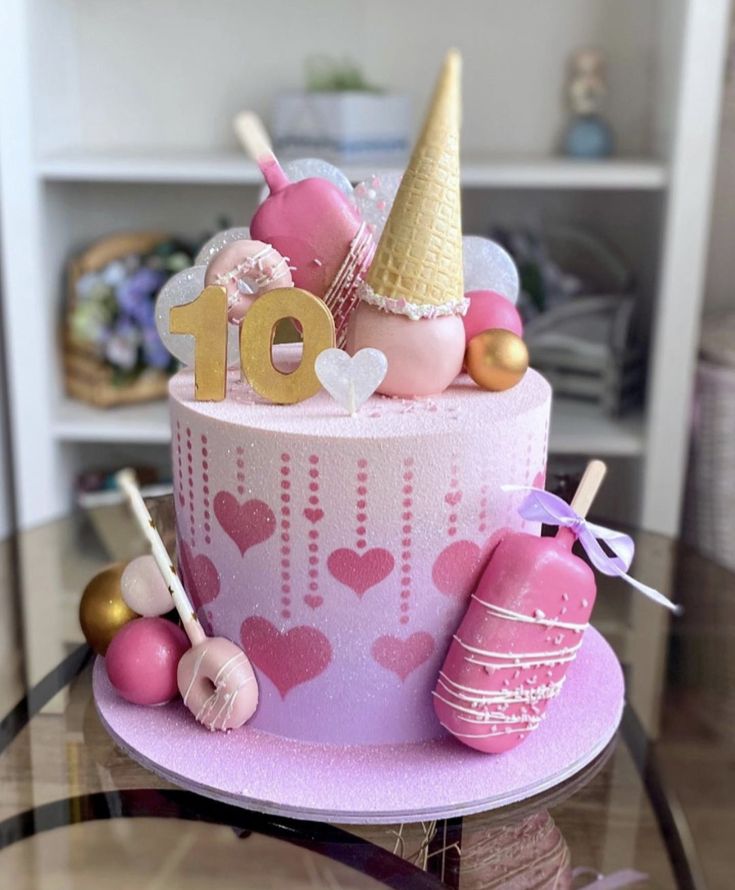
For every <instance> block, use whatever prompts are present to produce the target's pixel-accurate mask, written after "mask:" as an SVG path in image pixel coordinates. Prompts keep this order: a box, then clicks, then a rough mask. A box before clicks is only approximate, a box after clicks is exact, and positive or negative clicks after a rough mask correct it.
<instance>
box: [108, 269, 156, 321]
mask: <svg viewBox="0 0 735 890" xmlns="http://www.w3.org/2000/svg"><path fill="white" fill-rule="evenodd" d="M166 278H167V275H166V273H165V272H162V271H160V270H156V269H149V268H148V267H147V266H141V267H140V268H139V269H136V270H135V272H133V274H132V275H131V276H130V277H129V278H126V279H125V280H124V281H122V282H121V283H120V285H119V286H118V287H117V290H116V291H115V297H116V299H117V304H118V306H119V307H120V309H121V311H122V312H123V313H125V314H126V315H129V316H130V317H131V318H134V319H135V320H136V321H138V322H139V323H140V324H145V323H146V321H147V319H148V318H150V316H151V312H152V305H153V299H154V297H155V295H156V294H157V293H158V291H159V290H160V289H161V287H162V285H163V284H164V282H165V281H166Z"/></svg>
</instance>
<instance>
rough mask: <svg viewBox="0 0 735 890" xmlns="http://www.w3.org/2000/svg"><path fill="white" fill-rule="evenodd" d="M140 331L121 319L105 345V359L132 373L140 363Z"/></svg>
mask: <svg viewBox="0 0 735 890" xmlns="http://www.w3.org/2000/svg"><path fill="white" fill-rule="evenodd" d="M139 346H140V331H139V330H138V328H137V327H136V325H135V324H134V323H133V322H132V321H130V320H129V319H126V318H120V319H118V321H117V322H116V324H115V326H114V328H113V329H112V331H111V333H110V337H109V339H108V340H107V343H106V344H105V357H106V358H107V360H108V361H109V362H110V364H112V365H115V367H117V368H121V369H122V370H124V371H131V370H132V369H133V368H134V367H135V366H136V364H137V363H138V347H139Z"/></svg>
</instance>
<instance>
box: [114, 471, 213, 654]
mask: <svg viewBox="0 0 735 890" xmlns="http://www.w3.org/2000/svg"><path fill="white" fill-rule="evenodd" d="M115 480H116V482H117V484H118V486H119V488H120V490H121V491H122V492H123V494H125V496H126V497H127V499H128V502H129V503H130V509H131V510H132V511H133V515H134V516H135V518H136V520H137V522H138V525H139V526H140V529H141V531H142V532H143V534H144V535H145V537H146V539H147V541H148V544H149V545H150V548H151V553H152V554H153V558H154V559H155V561H156V565H157V566H158V568H159V571H160V572H161V574H162V575H163V578H164V580H165V581H166V584H167V585H168V589H169V592H170V594H171V597H172V598H173V601H174V606H175V607H176V611H177V612H178V613H179V618H181V623H182V624H183V626H184V631H185V632H186V635H187V637H189V640H190V641H191V645H192V646H196V645H197V644H198V643H203V642H204V640H206V638H207V635H206V634H205V633H204V630H203V628H202V626H201V624H200V623H199V619H198V618H197V616H196V612H195V611H194V609H193V607H192V605H191V602H190V601H189V597H188V596H187V595H186V591H185V590H184V585H183V584H182V583H181V580H180V579H179V576H178V575H177V574H176V571H175V569H174V567H173V565H172V564H171V559H170V558H169V555H168V551H167V550H166V547H165V545H164V543H163V541H162V540H161V536H160V535H159V534H158V531H157V530H156V527H155V525H154V523H153V520H152V519H151V514H150V513H149V512H148V508H147V507H146V505H145V501H144V500H143V495H142V494H141V493H140V489H139V488H138V483H137V482H136V479H135V473H133V471H132V470H129V469H128V470H120V472H119V473H117V475H116V476H115Z"/></svg>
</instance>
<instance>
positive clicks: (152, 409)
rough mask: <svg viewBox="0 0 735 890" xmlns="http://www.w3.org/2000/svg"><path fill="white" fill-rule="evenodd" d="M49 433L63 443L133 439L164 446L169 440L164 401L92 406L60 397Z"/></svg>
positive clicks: (129, 440)
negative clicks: (109, 406) (108, 406)
mask: <svg viewBox="0 0 735 890" xmlns="http://www.w3.org/2000/svg"><path fill="white" fill-rule="evenodd" d="M51 431H52V434H53V436H54V437H55V438H56V439H58V440H60V441H63V442H134V443H140V444H147V445H166V444H168V443H169V442H170V441H171V428H170V426H169V418H168V404H167V403H166V402H165V401H157V402H145V403H142V404H140V405H124V406H121V407H119V408H94V407H92V406H91V405H87V404H85V403H84V402H77V401H75V400H74V399H62V400H61V402H60V404H59V406H58V407H57V409H56V415H55V417H54V419H53V422H52V427H51Z"/></svg>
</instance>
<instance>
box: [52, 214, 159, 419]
mask: <svg viewBox="0 0 735 890" xmlns="http://www.w3.org/2000/svg"><path fill="white" fill-rule="evenodd" d="M166 239H167V235H165V234H164V233H161V232H131V233H124V234H119V235H112V236H111V237H109V238H105V239H103V240H102V241H98V242H97V243H96V244H93V245H92V246H91V247H90V248H89V249H88V250H86V251H85V252H84V253H83V254H81V255H80V256H78V257H75V258H74V259H72V260H71V261H70V262H69V267H68V273H67V313H69V312H70V311H71V310H72V309H73V308H74V305H75V303H76V299H77V297H76V292H77V291H76V285H77V282H78V281H79V279H80V278H81V277H82V275H85V274H87V273H88V272H95V271H97V270H99V269H101V268H103V267H104V266H106V265H107V264H108V263H111V262H112V261H113V260H117V259H122V258H123V257H126V256H130V254H145V253H149V252H150V251H152V250H153V249H154V248H155V247H156V246H157V245H158V244H160V243H161V242H162V241H165V240H166ZM62 352H63V357H64V379H65V383H66V391H67V393H68V394H69V395H70V396H72V398H75V399H81V400H82V401H84V402H88V403H89V404H91V405H95V406H96V407H98V408H110V407H113V406H114V405H129V404H132V403H134V402H148V401H152V400H154V399H161V398H164V397H165V395H166V393H167V391H168V374H166V373H164V372H163V371H158V370H155V369H148V370H145V371H142V372H141V373H140V374H139V375H138V376H137V377H135V379H133V380H132V381H130V382H127V383H125V384H124V385H120V384H119V383H117V382H116V381H115V371H114V369H113V368H111V367H110V366H109V365H108V364H107V363H106V362H105V361H103V360H102V359H101V358H100V357H99V356H98V355H97V353H96V351H95V350H94V349H93V348H92V347H91V346H85V345H84V344H82V343H79V342H78V341H76V340H74V339H73V338H72V337H71V336H70V334H69V329H68V325H65V326H64V333H63V342H62Z"/></svg>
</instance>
